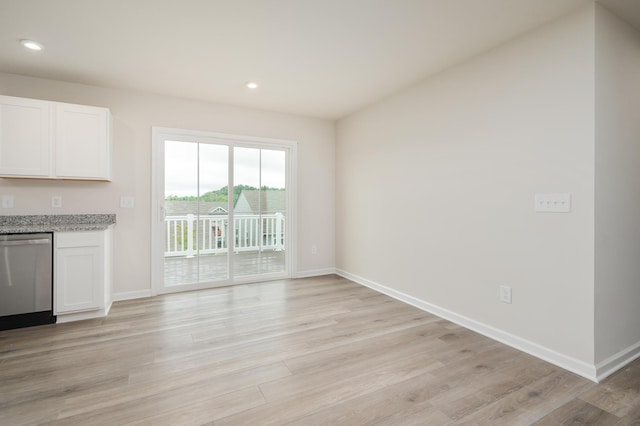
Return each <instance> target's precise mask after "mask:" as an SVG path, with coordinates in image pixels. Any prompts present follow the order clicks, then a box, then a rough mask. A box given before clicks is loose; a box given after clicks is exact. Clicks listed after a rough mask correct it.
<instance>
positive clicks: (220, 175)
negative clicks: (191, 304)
mask: <svg viewBox="0 0 640 426" xmlns="http://www.w3.org/2000/svg"><path fill="white" fill-rule="evenodd" d="M294 154H295V144H294V143H291V142H288V143H282V142H280V143H273V142H272V143H267V142H265V141H264V140H259V141H252V140H250V139H240V140H238V139H225V138H221V137H219V136H216V135H207V134H201V133H195V132H185V131H176V130H170V129H154V173H153V175H154V181H153V187H154V197H153V198H154V199H153V203H154V209H155V210H157V212H155V213H154V218H153V219H154V226H153V229H152V232H153V235H154V243H153V246H154V247H153V274H152V279H153V281H154V285H153V288H154V292H155V293H164V292H173V291H182V290H190V289H197V288H206V287H214V286H220V285H229V284H234V283H237V282H247V281H260V280H266V279H272V278H280V277H288V276H289V275H290V272H289V271H290V263H291V256H290V252H289V251H288V249H289V246H290V245H291V244H292V238H291V235H290V234H291V229H292V224H291V219H292V215H291V213H290V212H291V211H292V208H291V200H292V198H293V197H291V189H290V186H291V184H290V182H291V175H292V173H291V163H292V158H293V156H294Z"/></svg>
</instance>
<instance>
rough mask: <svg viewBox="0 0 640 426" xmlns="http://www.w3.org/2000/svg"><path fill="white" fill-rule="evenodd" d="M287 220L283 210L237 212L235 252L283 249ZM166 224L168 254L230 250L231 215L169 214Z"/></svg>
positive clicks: (186, 254) (188, 254) (183, 254)
mask: <svg viewBox="0 0 640 426" xmlns="http://www.w3.org/2000/svg"><path fill="white" fill-rule="evenodd" d="M284 220H285V218H284V215H283V214H282V213H276V214H268V215H235V216H234V218H233V221H234V225H235V226H234V229H235V239H234V248H233V250H234V252H241V251H258V250H277V251H280V250H284V240H285V238H284V230H285V226H284V225H285V223H284ZM164 223H165V245H164V247H165V249H164V255H165V257H171V256H194V255H196V254H216V253H227V252H228V248H229V247H228V238H227V236H228V234H229V232H231V230H230V228H229V217H228V216H222V215H220V216H218V215H215V216H197V215H194V214H188V215H185V216H167V217H165V221H164ZM261 225H262V226H261Z"/></svg>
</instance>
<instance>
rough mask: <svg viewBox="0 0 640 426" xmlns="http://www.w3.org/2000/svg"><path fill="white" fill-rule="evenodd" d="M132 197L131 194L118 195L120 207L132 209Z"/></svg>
mask: <svg viewBox="0 0 640 426" xmlns="http://www.w3.org/2000/svg"><path fill="white" fill-rule="evenodd" d="M134 203H135V201H134V198H133V197H131V196H124V195H123V196H122V197H120V207H121V208H123V209H132V208H133V206H134Z"/></svg>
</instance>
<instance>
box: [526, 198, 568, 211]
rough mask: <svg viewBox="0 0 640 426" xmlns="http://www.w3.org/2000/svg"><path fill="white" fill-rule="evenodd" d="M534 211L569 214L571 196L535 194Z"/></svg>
mask: <svg viewBox="0 0 640 426" xmlns="http://www.w3.org/2000/svg"><path fill="white" fill-rule="evenodd" d="M534 198H535V211H536V212H548V213H569V212H571V194H568V193H561V194H536V195H535V197H534Z"/></svg>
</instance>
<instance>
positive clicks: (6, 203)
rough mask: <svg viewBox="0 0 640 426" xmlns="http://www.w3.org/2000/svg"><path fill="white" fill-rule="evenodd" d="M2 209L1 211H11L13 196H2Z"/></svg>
mask: <svg viewBox="0 0 640 426" xmlns="http://www.w3.org/2000/svg"><path fill="white" fill-rule="evenodd" d="M2 208H3V209H12V208H13V195H3V196H2Z"/></svg>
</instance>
